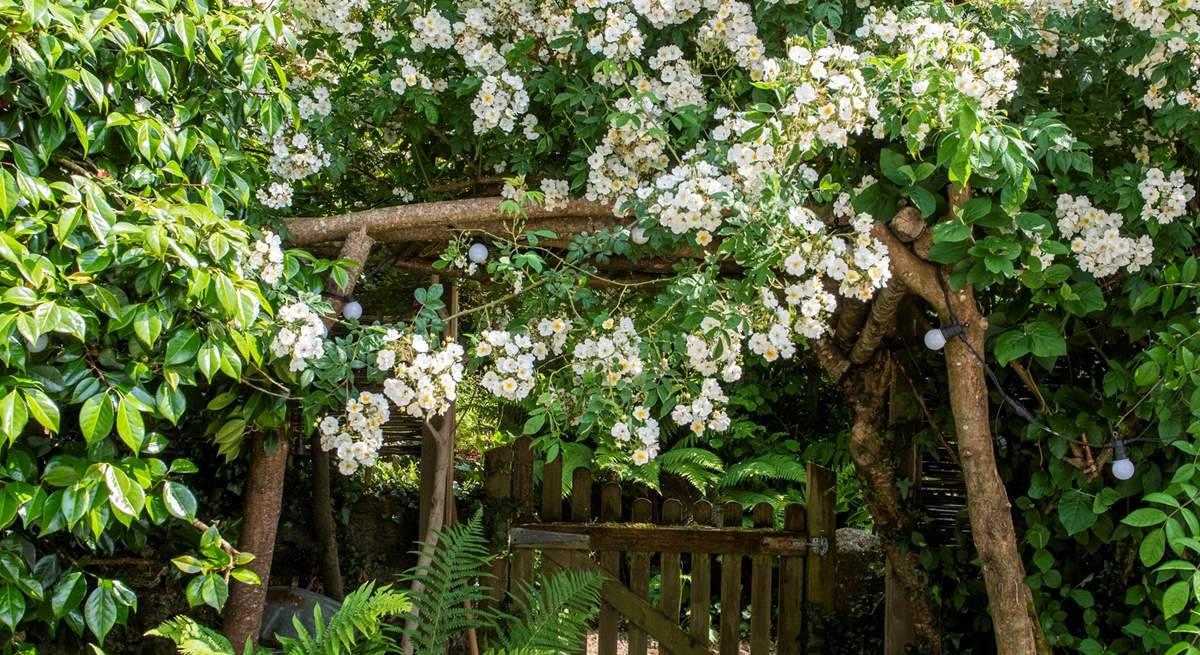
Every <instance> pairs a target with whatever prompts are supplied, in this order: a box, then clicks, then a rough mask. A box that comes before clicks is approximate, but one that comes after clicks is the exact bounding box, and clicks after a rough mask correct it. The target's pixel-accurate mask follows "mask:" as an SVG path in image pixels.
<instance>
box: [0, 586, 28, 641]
mask: <svg viewBox="0 0 1200 655" xmlns="http://www.w3.org/2000/svg"><path fill="white" fill-rule="evenodd" d="M23 616H25V594H23V593H21V590H20V589H18V588H17V586H16V585H11V584H6V585H4V586H3V587H0V623H3V624H4V625H5V626H7V627H8V630H9V632H15V631H16V629H17V624H18V623H20V622H21V617H23Z"/></svg>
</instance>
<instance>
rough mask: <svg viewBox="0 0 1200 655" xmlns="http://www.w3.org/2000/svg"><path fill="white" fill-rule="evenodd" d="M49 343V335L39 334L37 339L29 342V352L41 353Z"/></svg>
mask: <svg viewBox="0 0 1200 655" xmlns="http://www.w3.org/2000/svg"><path fill="white" fill-rule="evenodd" d="M49 343H50V338H49V337H47V336H46V335H44V334H42V335H39V336H38V338H37V340H36V341H34V342H33V343H31V344H29V352H31V353H40V352H42V351H43V350H45V349H46V346H47V345H49Z"/></svg>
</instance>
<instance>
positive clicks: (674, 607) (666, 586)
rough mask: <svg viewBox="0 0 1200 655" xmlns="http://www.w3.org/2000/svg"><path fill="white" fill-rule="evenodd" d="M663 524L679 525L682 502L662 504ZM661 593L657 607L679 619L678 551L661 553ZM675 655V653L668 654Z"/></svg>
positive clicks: (681, 583) (679, 572)
mask: <svg viewBox="0 0 1200 655" xmlns="http://www.w3.org/2000/svg"><path fill="white" fill-rule="evenodd" d="M662 523H663V525H681V524H682V523H683V503H681V502H679V501H678V500H676V499H674V498H671V499H668V500H667V501H666V502H664V503H663V506H662ZM661 570H662V595H661V596H660V598H659V609H661V610H662V613H663V614H666V615H667V618H670V619H674V620H675V621H679V603H680V601H681V598H682V595H683V589H682V585H683V580H682V579H681V577H680V574H681V571H680V553H663V554H662V569H661ZM670 655H675V654H673V653H672V654H670Z"/></svg>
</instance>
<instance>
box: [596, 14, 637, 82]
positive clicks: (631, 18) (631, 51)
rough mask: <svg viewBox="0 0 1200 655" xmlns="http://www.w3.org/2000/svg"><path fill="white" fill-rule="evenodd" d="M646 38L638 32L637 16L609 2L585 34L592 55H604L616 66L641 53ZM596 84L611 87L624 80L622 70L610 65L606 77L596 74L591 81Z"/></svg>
mask: <svg viewBox="0 0 1200 655" xmlns="http://www.w3.org/2000/svg"><path fill="white" fill-rule="evenodd" d="M645 43H646V39H645V37H644V36H643V35H642V32H641V30H639V29H638V18H637V14H635V13H634V12H633V10H632V9H630V8H629V7H627V6H625V5H623V4H620V3H610V4H609V6H608V7H607V8H606V9H605V12H604V18H603V20H602V22H600V23H599V24H598V25H596V27H594V28H593V29H592V31H591V33H590V34H589V35H588V41H587V48H588V51H590V52H591V53H592V54H597V55H604V57H605V58H606V59H608V60H609V61H611V62H614V63H617V64H620V63H623V62H626V61H629V60H631V59H635V58H637V57H638V56H639V55H641V54H642V47H643V46H644V45H645ZM593 79H595V80H596V82H598V83H600V84H607V85H610V86H615V85H617V84H621V83H623V82H624V81H625V74H624V67H623V66H614V67H613V71H612V72H611V73H610V74H604V73H602V72H600V71H597V73H596V76H595V77H594V78H593Z"/></svg>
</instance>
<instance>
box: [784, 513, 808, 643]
mask: <svg viewBox="0 0 1200 655" xmlns="http://www.w3.org/2000/svg"><path fill="white" fill-rule="evenodd" d="M783 529H784V530H787V531H789V532H798V533H801V534H807V526H806V522H805V517H804V508H803V507H801V506H800V505H799V504H797V503H789V504H788V506H787V508H786V509H785V510H784V514H783ZM804 560H805V558H803V557H780V558H779V636H778V639H777V640H778V642H779V643H778V646H777V648H776V653H777V655H799V653H800V646H801V644H800V640H801V638H802V637H803V635H804Z"/></svg>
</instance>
